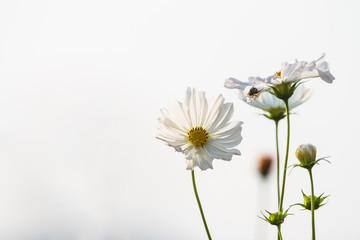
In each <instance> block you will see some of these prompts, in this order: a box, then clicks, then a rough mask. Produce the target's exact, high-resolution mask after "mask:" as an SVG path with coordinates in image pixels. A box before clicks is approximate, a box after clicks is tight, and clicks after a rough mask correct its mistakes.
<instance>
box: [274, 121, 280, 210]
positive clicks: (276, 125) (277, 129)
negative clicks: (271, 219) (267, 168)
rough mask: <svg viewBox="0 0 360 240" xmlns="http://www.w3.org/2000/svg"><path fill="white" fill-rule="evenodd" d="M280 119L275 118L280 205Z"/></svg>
mask: <svg viewBox="0 0 360 240" xmlns="http://www.w3.org/2000/svg"><path fill="white" fill-rule="evenodd" d="M278 127H279V121H278V120H275V136H276V181H277V197H278V205H279V203H280V160H279V159H280V157H279V134H278V133H279V128H278Z"/></svg>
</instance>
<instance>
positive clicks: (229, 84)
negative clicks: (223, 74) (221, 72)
mask: <svg viewBox="0 0 360 240" xmlns="http://www.w3.org/2000/svg"><path fill="white" fill-rule="evenodd" d="M251 85H252V83H251V82H242V81H239V80H237V79H235V78H228V79H225V83H224V87H226V88H230V89H232V88H237V89H241V90H244V89H245V87H247V86H251Z"/></svg>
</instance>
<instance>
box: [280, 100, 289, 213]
mask: <svg viewBox="0 0 360 240" xmlns="http://www.w3.org/2000/svg"><path fill="white" fill-rule="evenodd" d="M284 103H285V109H286V121H287V137H286V152H285V163H284V172H283V180H282V188H281V196H280V203H279V211H280V212H282V211H283V202H284V192H285V180H286V170H287V162H288V157H289V143H290V114H289V104H288V100H284Z"/></svg>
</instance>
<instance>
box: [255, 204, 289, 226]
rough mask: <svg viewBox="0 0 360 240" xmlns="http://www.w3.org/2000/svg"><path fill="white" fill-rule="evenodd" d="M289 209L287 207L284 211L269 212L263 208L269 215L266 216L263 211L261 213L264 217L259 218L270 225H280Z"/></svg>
mask: <svg viewBox="0 0 360 240" xmlns="http://www.w3.org/2000/svg"><path fill="white" fill-rule="evenodd" d="M289 209H290V208H288V209H287V210H286V211H285V212H284V213H282V212H274V213H271V212H269V211H266V210H265V212H267V214H269V216H268V217H266V216H265V215H264V214H263V213H261V214H262V215H263V216H264V218H261V219H263V220H265V221H267V222H268V223H270V224H271V225H276V226H280V225H281V224H282V223H283V222H284V220H285V218H286V216H287V215H289V214H287V212H288V211H289Z"/></svg>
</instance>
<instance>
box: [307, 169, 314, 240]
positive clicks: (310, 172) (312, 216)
mask: <svg viewBox="0 0 360 240" xmlns="http://www.w3.org/2000/svg"><path fill="white" fill-rule="evenodd" d="M308 172H309V176H310V184H311V228H312V233H311V239H312V240H315V195H314V181H313V177H312V171H311V168H310V169H308Z"/></svg>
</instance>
